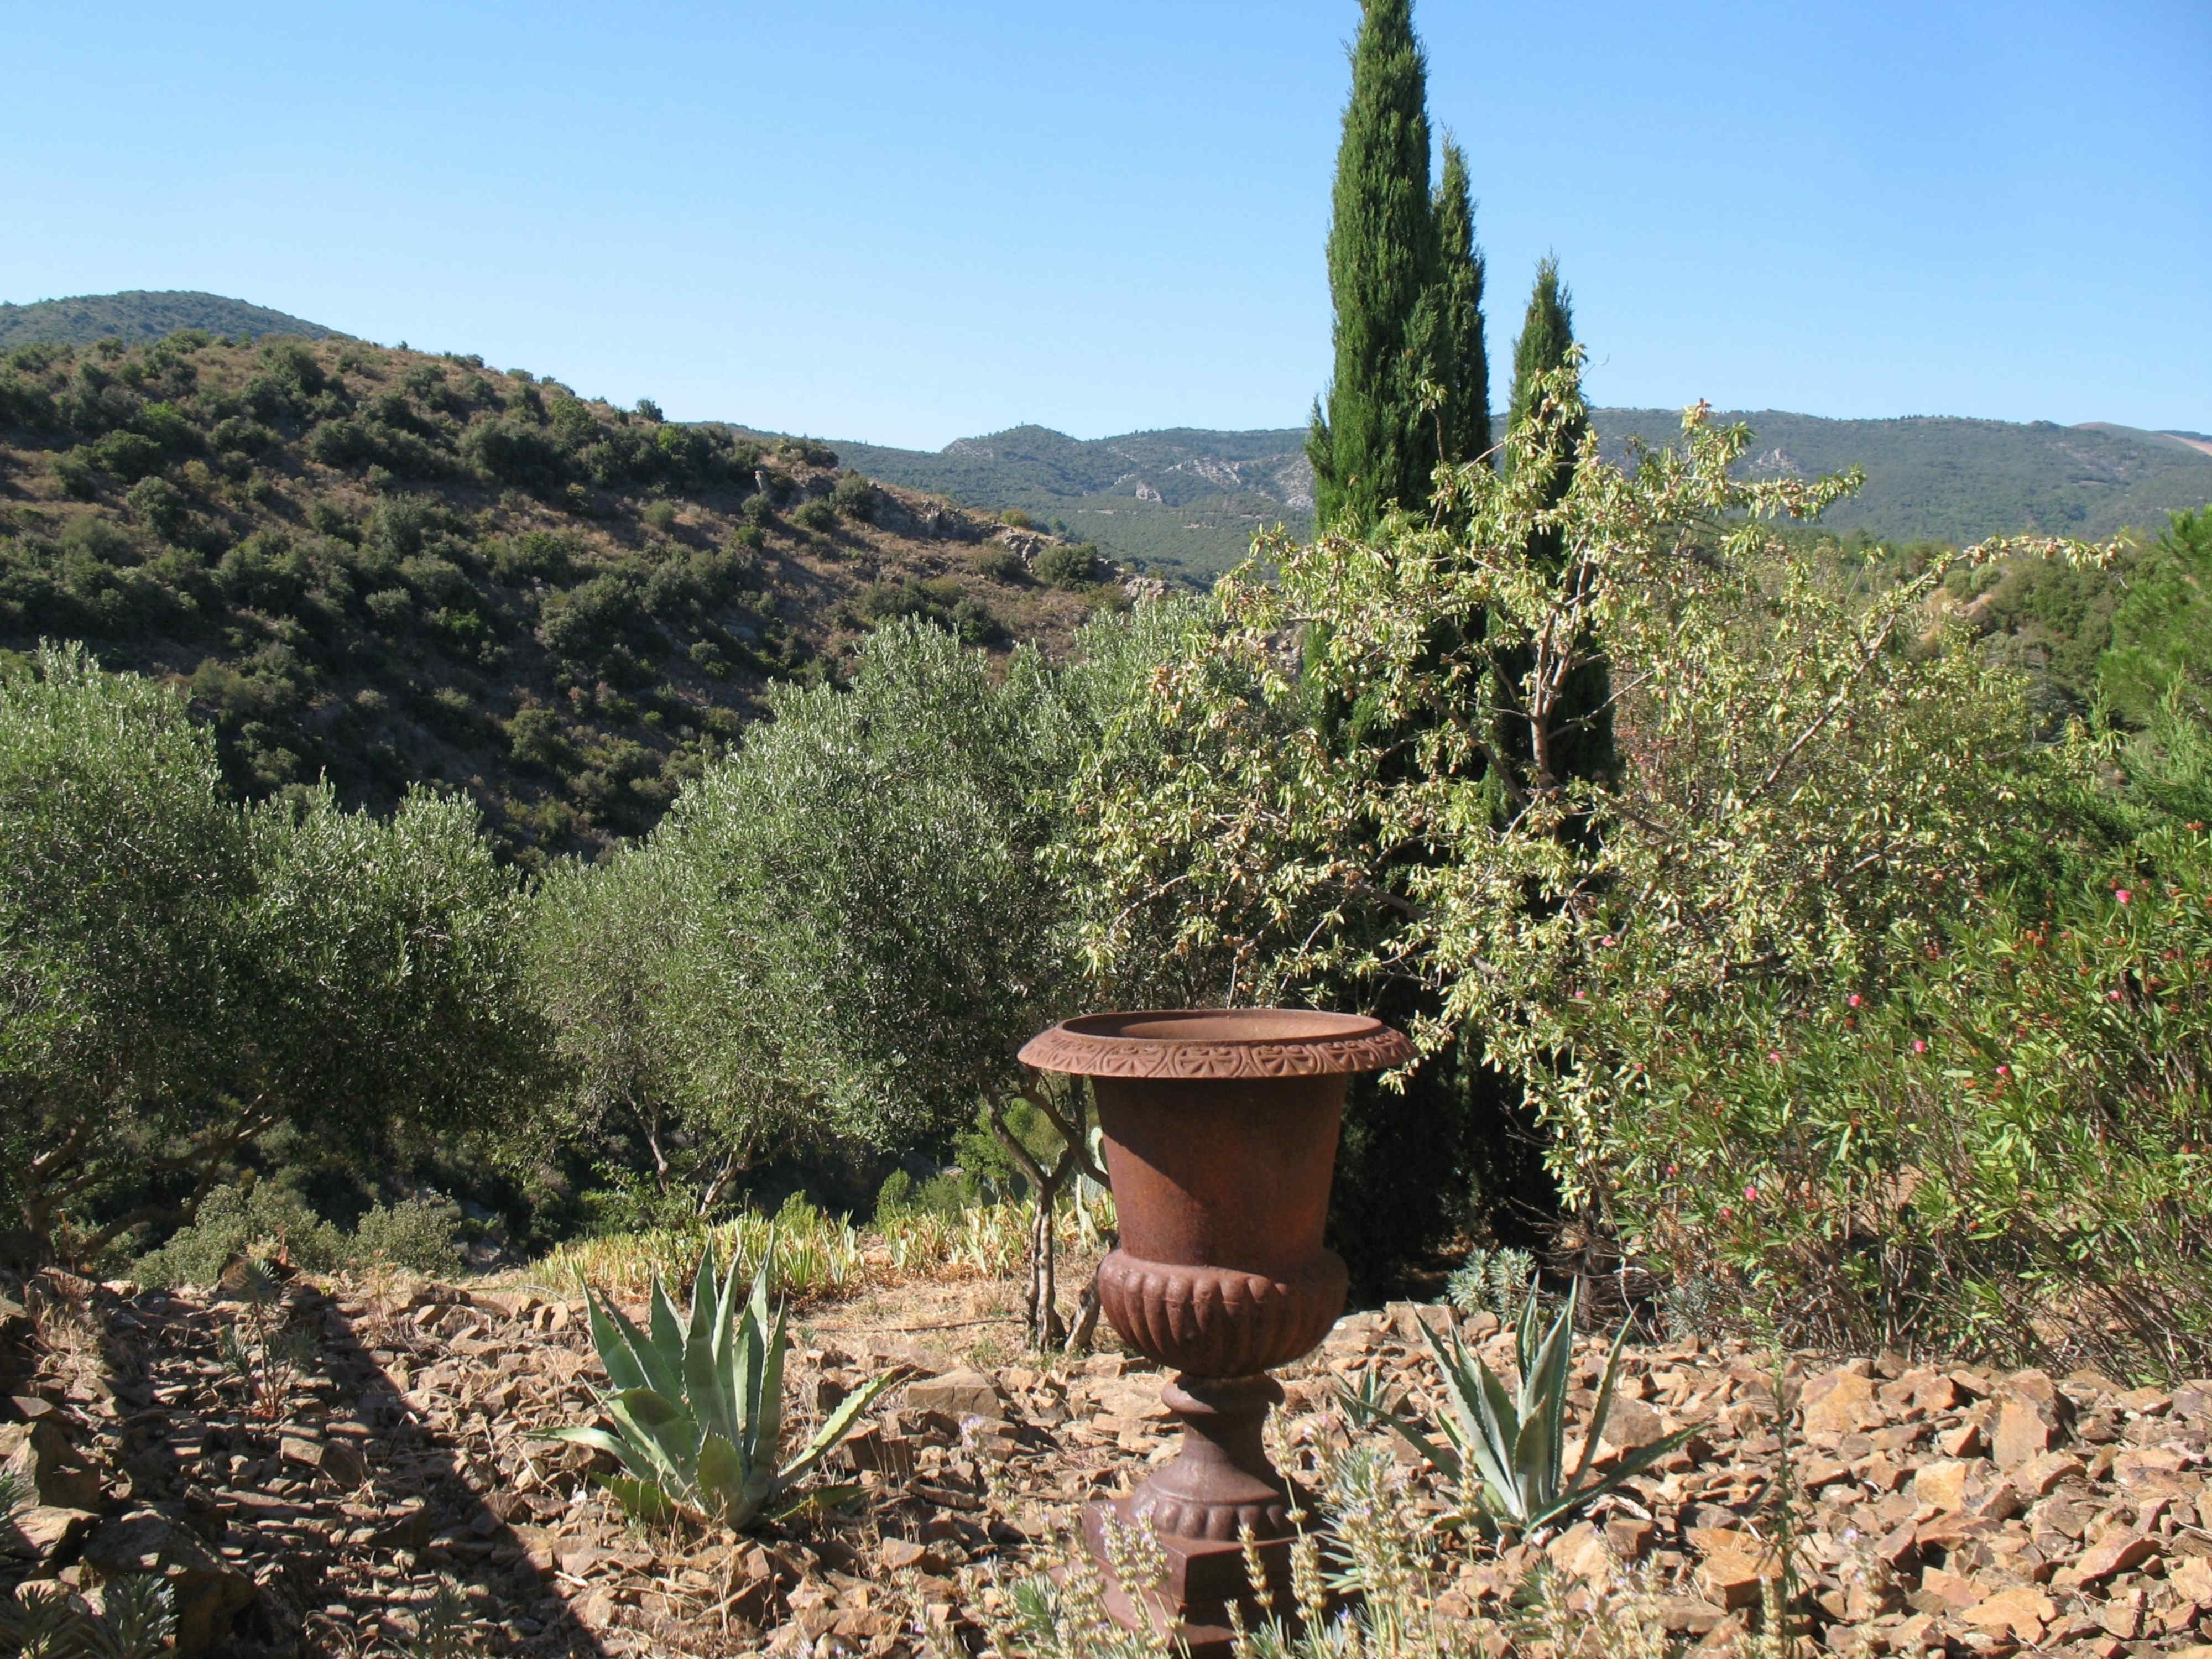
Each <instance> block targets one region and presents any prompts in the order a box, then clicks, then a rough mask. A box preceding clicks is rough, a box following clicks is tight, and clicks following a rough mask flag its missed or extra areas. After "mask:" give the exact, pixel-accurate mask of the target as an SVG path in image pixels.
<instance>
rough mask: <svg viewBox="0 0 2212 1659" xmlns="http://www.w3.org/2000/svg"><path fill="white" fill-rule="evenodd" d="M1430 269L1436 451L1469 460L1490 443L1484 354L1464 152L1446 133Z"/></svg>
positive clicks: (1478, 260) (1479, 262) (1480, 268)
mask: <svg viewBox="0 0 2212 1659" xmlns="http://www.w3.org/2000/svg"><path fill="white" fill-rule="evenodd" d="M1434 213H1435V218H1436V227H1437V274H1436V280H1435V283H1433V285H1432V286H1431V290H1430V301H1431V311H1432V315H1433V319H1434V320H1433V323H1432V325H1431V327H1432V331H1433V333H1432V338H1431V344H1430V359H1431V374H1432V376H1433V378H1434V379H1435V380H1436V382H1437V385H1439V386H1442V387H1443V393H1444V398H1443V408H1442V409H1441V410H1438V412H1437V416H1435V417H1434V419H1435V423H1436V426H1437V428H1438V429H1439V430H1440V432H1441V434H1442V437H1443V458H1444V459H1446V460H1449V461H1471V460H1473V459H1474V458H1475V457H1476V456H1478V455H1480V454H1483V453H1486V452H1487V451H1488V450H1489V448H1490V356H1489V353H1488V351H1487V349H1486V348H1485V346H1484V344H1483V337H1482V333H1483V323H1482V282H1483V276H1484V264H1483V258H1482V250H1481V249H1480V248H1479V247H1477V246H1475V245H1474V198H1473V197H1471V196H1470V195H1469V194H1468V182H1467V152H1466V151H1465V150H1463V149H1461V148H1460V147H1459V146H1458V145H1457V144H1456V143H1454V142H1453V141H1452V140H1451V138H1450V137H1449V136H1447V137H1446V138H1445V139H1444V170H1443V178H1441V179H1438V180H1437V194H1436V201H1435V204H1434Z"/></svg>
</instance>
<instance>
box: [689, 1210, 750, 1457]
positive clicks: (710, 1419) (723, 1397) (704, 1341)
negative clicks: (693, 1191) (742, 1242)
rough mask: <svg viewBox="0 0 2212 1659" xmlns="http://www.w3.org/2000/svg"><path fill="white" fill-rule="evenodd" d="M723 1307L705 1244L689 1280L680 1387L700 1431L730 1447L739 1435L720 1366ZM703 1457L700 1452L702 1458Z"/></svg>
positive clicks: (734, 1403)
mask: <svg viewBox="0 0 2212 1659" xmlns="http://www.w3.org/2000/svg"><path fill="white" fill-rule="evenodd" d="M723 1306H724V1304H723V1297H722V1296H721V1295H720V1291H719V1289H718V1286H717V1285H716V1282H715V1275H714V1247H713V1245H712V1244H711V1243H709V1244H708V1247H707V1249H704V1250H702V1251H701V1252H700V1254H699V1270H698V1272H697V1273H696V1274H695V1275H694V1276H693V1278H692V1280H691V1324H690V1330H689V1331H688V1332H687V1333H686V1334H685V1336H684V1390H685V1392H686V1393H687V1394H688V1395H690V1404H691V1414H692V1416H693V1417H694V1418H696V1419H697V1421H698V1424H699V1427H700V1430H701V1431H702V1433H707V1434H713V1435H719V1436H720V1437H721V1439H722V1440H723V1442H724V1443H726V1444H727V1445H729V1446H731V1447H732V1448H734V1447H735V1446H737V1445H738V1443H739V1442H740V1440H741V1439H742V1437H743V1436H742V1431H740V1429H739V1427H738V1401H737V1395H736V1393H735V1391H734V1389H733V1386H732V1382H733V1379H732V1377H731V1376H730V1373H729V1371H728V1370H727V1369H726V1367H725V1366H724V1365H723V1364H721V1363H720V1361H721V1358H722V1357H723V1355H725V1354H726V1352H728V1345H727V1344H726V1342H723V1341H720V1340H718V1339H719V1338H720V1335H721V1332H720V1328H719V1321H720V1316H721V1315H722V1312H723ZM701 1455H702V1458H703V1456H704V1455H705V1454H704V1451H703V1449H702V1453H701Z"/></svg>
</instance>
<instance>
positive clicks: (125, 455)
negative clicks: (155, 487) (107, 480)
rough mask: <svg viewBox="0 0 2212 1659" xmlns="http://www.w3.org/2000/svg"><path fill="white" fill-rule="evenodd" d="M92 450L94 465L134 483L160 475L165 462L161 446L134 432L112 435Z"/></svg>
mask: <svg viewBox="0 0 2212 1659" xmlns="http://www.w3.org/2000/svg"><path fill="white" fill-rule="evenodd" d="M91 449H92V459H93V460H94V462H95V463H97V464H98V465H100V466H102V467H104V468H106V470H107V471H110V472H112V473H113V474H115V476H116V477H118V478H125V479H128V480H130V481H131V482H133V483H136V482H137V480H138V479H140V478H143V477H148V476H149V475H150V474H152V473H155V472H159V471H161V468H162V465H164V463H165V462H166V461H167V459H168V458H167V456H166V455H164V454H163V453H161V445H159V444H157V443H155V441H153V440H152V439H151V438H149V437H147V436H146V435H143V433H137V432H111V433H109V434H108V435H106V437H105V438H102V439H101V440H100V441H99V442H98V443H95V444H94V445H93V446H91Z"/></svg>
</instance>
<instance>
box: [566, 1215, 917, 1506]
mask: <svg viewBox="0 0 2212 1659" xmlns="http://www.w3.org/2000/svg"><path fill="white" fill-rule="evenodd" d="M774 1260H775V1249H774V1248H773V1244H771V1247H770V1248H769V1250H768V1251H766V1252H765V1253H764V1255H763V1260H762V1262H761V1268H760V1272H759V1273H758V1274H757V1275H756V1276H755V1278H754V1279H753V1284H752V1291H751V1294H750V1296H749V1297H745V1298H744V1300H743V1301H742V1302H741V1301H740V1299H739V1296H738V1285H739V1282H740V1281H739V1279H738V1264H737V1261H736V1259H735V1258H734V1257H732V1260H731V1262H730V1266H729V1271H728V1272H727V1273H726V1274H724V1275H720V1276H719V1277H718V1275H717V1274H716V1273H715V1271H714V1252H713V1248H712V1246H709V1247H708V1249H706V1250H704V1251H702V1252H701V1254H700V1257H699V1267H698V1271H697V1273H696V1275H695V1276H694V1278H693V1279H692V1285H691V1313H690V1321H689V1322H688V1323H686V1322H681V1321H679V1320H678V1316H677V1311H676V1304H675V1303H674V1302H673V1301H671V1299H670V1297H669V1295H668V1291H667V1289H666V1287H665V1286H664V1285H662V1283H661V1281H660V1277H659V1274H657V1273H656V1274H655V1275H654V1276H653V1302H652V1316H651V1321H650V1324H651V1331H650V1334H647V1333H646V1332H642V1331H640V1330H639V1329H638V1328H637V1327H636V1326H635V1325H634V1324H632V1323H631V1322H630V1321H629V1319H628V1318H626V1317H625V1316H623V1313H622V1311H621V1310H619V1309H617V1308H616V1307H615V1306H614V1305H613V1304H611V1303H609V1302H607V1301H605V1300H604V1299H603V1298H602V1297H599V1295H598V1294H597V1293H595V1292H594V1291H592V1290H591V1288H590V1287H589V1286H588V1285H587V1286H586V1288H585V1292H584V1294H585V1299H586V1304H587V1305H588V1306H589V1308H590V1310H591V1322H592V1343H593V1344H594V1346H597V1348H598V1349H599V1363H600V1364H602V1365H604V1366H605V1368H606V1373H607V1378H608V1381H609V1382H611V1383H612V1384H613V1385H614V1386H613V1389H612V1391H611V1392H610V1393H607V1394H603V1395H600V1396H599V1408H600V1410H601V1412H602V1413H604V1414H605V1417H606V1418H607V1419H609V1420H610V1421H611V1422H612V1423H613V1424H614V1425H615V1426H614V1428H613V1429H612V1430H611V1431H609V1430H606V1429H603V1428H597V1427H593V1428H561V1429H550V1430H547V1431H544V1437H546V1438H548V1439H553V1440H562V1441H566V1442H568V1443H569V1444H571V1445H578V1446H588V1447H590V1448H592V1449H593V1450H595V1451H603V1452H606V1453H608V1454H610V1455H612V1456H613V1457H614V1458H615V1459H616V1460H617V1461H618V1462H620V1463H621V1464H622V1466H623V1474H617V1475H608V1476H605V1477H603V1478H602V1484H603V1485H605V1487H606V1488H607V1490H608V1491H609V1492H612V1493H613V1494H614V1495H615V1497H616V1498H617V1499H618V1500H619V1501H620V1502H621V1504H622V1505H623V1508H625V1509H627V1510H629V1512H630V1513H631V1514H632V1515H634V1516H637V1517H638V1518H639V1519H641V1520H648V1521H659V1520H667V1519H671V1518H673V1517H675V1516H687V1515H688V1516H690V1517H692V1518H694V1519H698V1520H705V1521H711V1522H717V1523H719V1524H720V1525H723V1526H729V1527H738V1528H743V1527H746V1526H750V1525H751V1524H752V1523H753V1522H757V1521H758V1520H761V1519H763V1518H764V1517H766V1518H773V1517H776V1516H787V1515H789V1514H791V1513H792V1512H793V1511H794V1510H800V1509H805V1508H813V1507H819V1506H822V1505H824V1504H833V1503H836V1502H840V1501H842V1499H843V1498H848V1497H850V1496H851V1495H852V1493H853V1492H854V1488H853V1487H850V1486H815V1487H811V1488H809V1489H808V1490H806V1491H805V1492H795V1488H797V1486H799V1482H800V1481H801V1480H804V1479H805V1476H806V1474H808V1472H809V1471H811V1469H812V1468H814V1466H815V1465H816V1464H817V1463H818V1462H821V1461H822V1459H823V1456H824V1455H826V1454H827V1453H828V1452H829V1450H830V1449H832V1448H833V1447H835V1446H836V1444H837V1443H838V1442H839V1441H841V1440H842V1439H843V1438H844V1437H845V1436H846V1435H847V1434H848V1433H849V1432H851V1431H852V1428H853V1425H854V1424H855V1423H857V1422H858V1421H859V1420H860V1413H863V1412H865V1411H866V1410H867V1408H868V1407H869V1406H871V1405H872V1404H873V1403H874V1401H875V1400H876V1397H877V1396H878V1395H880V1394H882V1393H883V1391H884V1389H886V1388H888V1387H889V1386H890V1383H891V1382H892V1380H893V1379H892V1374H891V1373H888V1372H887V1373H885V1374H884V1375H883V1376H878V1377H875V1378H873V1379H872V1380H871V1381H870V1382H869V1383H866V1385H865V1386H864V1387H862V1388H860V1389H857V1390H855V1391H854V1393H852V1394H850V1395H847V1396H846V1397H845V1399H844V1400H843V1401H842V1402H841V1403H840V1404H839V1405H838V1407H836V1410H835V1411H833V1412H832V1413H830V1414H829V1419H828V1420H826V1421H825V1422H824V1423H823V1425H822V1426H821V1428H820V1429H819V1430H817V1431H816V1433H815V1435H814V1437H812V1438H811V1440H809V1441H808V1442H807V1443H806V1445H805V1448H804V1449H802V1450H801V1451H800V1452H799V1454H798V1455H796V1456H795V1457H793V1458H792V1459H791V1460H790V1461H789V1462H779V1461H778V1460H779V1459H780V1458H781V1452H782V1447H781V1440H782V1435H783V1361H784V1354H785V1352H786V1351H787V1346H788V1343H787V1339H786V1336H785V1314H786V1310H784V1309H783V1308H781V1307H778V1308H777V1309H776V1310H775V1314H774V1316H773V1318H771V1316H770V1314H769V1295H768V1274H769V1263H770V1262H772V1261H774Z"/></svg>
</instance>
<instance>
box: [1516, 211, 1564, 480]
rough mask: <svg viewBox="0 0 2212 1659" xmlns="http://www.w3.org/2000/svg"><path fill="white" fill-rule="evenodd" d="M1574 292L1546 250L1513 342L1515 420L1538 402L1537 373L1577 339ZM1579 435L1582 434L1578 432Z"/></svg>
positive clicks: (1546, 369)
mask: <svg viewBox="0 0 2212 1659" xmlns="http://www.w3.org/2000/svg"><path fill="white" fill-rule="evenodd" d="M1574 303H1575V301H1574V295H1572V294H1571V293H1570V292H1569V291H1568V289H1567V288H1566V285H1565V283H1561V282H1560V281H1559V259H1558V258H1557V257H1556V256H1554V255H1552V254H1549V253H1547V254H1546V255H1545V256H1544V257H1543V258H1542V259H1541V260H1539V261H1538V262H1537V264H1536V286H1535V288H1534V289H1533V290H1532V291H1531V292H1530V294H1529V295H1528V315H1527V316H1526V317H1524V318H1522V321H1521V337H1520V338H1519V339H1517V340H1516V341H1515V342H1514V343H1513V401H1512V404H1511V409H1512V423H1513V424H1514V425H1516V426H1518V425H1520V423H1521V422H1522V421H1524V420H1526V419H1527V418H1528V411H1529V410H1530V409H1532V408H1533V407H1534V404H1535V398H1536V377H1537V376H1538V375H1540V374H1549V373H1550V372H1551V371H1552V370H1553V369H1555V368H1559V367H1560V366H1561V365H1563V364H1564V363H1565V362H1566V361H1567V353H1568V351H1569V350H1570V349H1572V347H1573V345H1574V343H1575V313H1574ZM1576 435H1577V438H1579V437H1580V435H1581V434H1580V433H1579V432H1577V434H1576ZM1571 476H1572V475H1571V472H1565V471H1563V472H1562V474H1561V476H1560V477H1559V493H1558V495H1557V496H1555V497H1554V499H1555V500H1556V499H1564V498H1565V495H1566V493H1567V483H1568V479H1569V477H1571Z"/></svg>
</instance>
